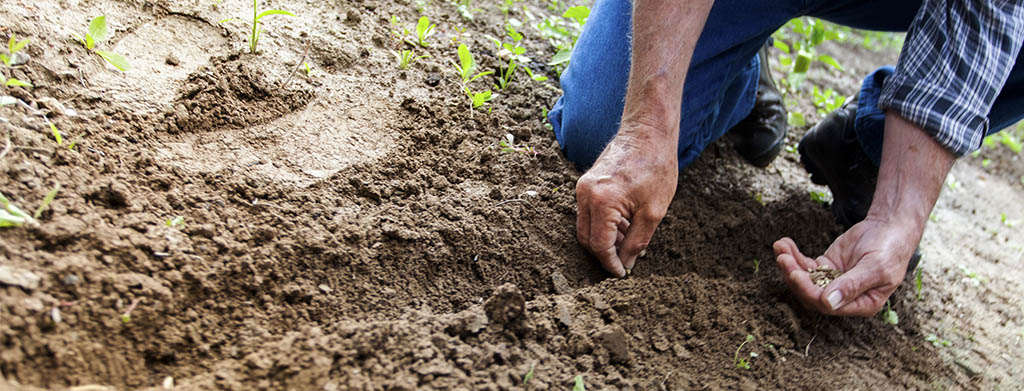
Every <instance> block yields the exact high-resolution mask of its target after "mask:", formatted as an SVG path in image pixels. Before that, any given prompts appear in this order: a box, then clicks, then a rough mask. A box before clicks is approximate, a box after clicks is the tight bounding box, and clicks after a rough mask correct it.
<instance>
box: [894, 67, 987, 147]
mask: <svg viewBox="0 0 1024 391" xmlns="http://www.w3.org/2000/svg"><path fill="white" fill-rule="evenodd" d="M961 101H962V97H960V98H958V95H957V93H956V92H955V88H950V87H949V86H945V87H943V86H937V85H934V84H931V83H929V82H928V81H926V80H922V79H918V78H912V77H907V76H905V75H900V74H899V72H897V73H896V74H893V75H890V76H889V77H888V78H886V80H885V84H884V86H883V87H882V93H881V97H880V99H879V100H878V108H880V109H882V110H883V111H886V110H888V111H892V112H894V113H895V114H898V115H899V116H900V117H903V118H904V119H906V120H907V121H910V122H912V123H914V124H916V125H917V126H919V127H921V128H922V129H924V131H925V132H927V133H928V134H929V135H931V136H932V138H934V139H935V141H938V143H939V144H941V145H943V146H945V147H946V148H947V149H949V150H950V151H951V152H953V154H954V155H956V156H957V157H960V156H964V155H966V154H968V153H971V152H972V151H974V150H975V149H978V148H980V147H981V140H982V139H983V138H984V137H985V134H986V133H987V132H988V116H987V115H986V113H982V112H981V111H979V110H977V109H976V108H973V107H969V106H967V105H964V104H963V103H961Z"/></svg>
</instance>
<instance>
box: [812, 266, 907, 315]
mask: <svg viewBox="0 0 1024 391" xmlns="http://www.w3.org/2000/svg"><path fill="white" fill-rule="evenodd" d="M874 264H875V263H873V262H858V266H855V267H854V268H853V269H850V270H847V271H846V273H843V275H841V276H839V277H837V278H836V279H835V280H834V281H832V282H831V283H830V284H828V286H827V287H825V290H824V291H823V292H822V295H821V297H819V299H818V301H819V302H820V303H821V306H822V307H824V308H826V309H828V312H829V313H832V314H835V315H850V316H872V315H874V314H875V313H876V312H878V310H879V309H881V308H882V305H883V304H884V300H881V301H878V299H879V296H880V295H877V294H876V295H867V296H865V293H866V292H867V291H868V290H871V289H874V288H880V287H883V286H885V285H887V284H888V281H887V279H886V276H885V274H884V271H883V270H880V269H878V268H877V267H874ZM893 289H895V285H893ZM862 296H865V297H864V298H862ZM886 297H888V295H886ZM847 306H849V307H847Z"/></svg>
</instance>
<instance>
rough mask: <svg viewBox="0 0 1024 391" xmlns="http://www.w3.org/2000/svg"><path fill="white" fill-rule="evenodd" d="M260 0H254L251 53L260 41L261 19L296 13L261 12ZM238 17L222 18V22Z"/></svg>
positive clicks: (250, 36) (250, 38)
mask: <svg viewBox="0 0 1024 391" xmlns="http://www.w3.org/2000/svg"><path fill="white" fill-rule="evenodd" d="M258 2H259V0H252V33H250V34H249V53H253V54H255V53H256V45H257V44H258V43H259V41H260V33H261V32H262V31H263V30H262V29H260V20H262V19H263V18H265V17H267V16H271V15H284V16H295V14H293V13H291V12H288V11H283V10H266V11H263V12H259V4H258ZM235 19H237V18H227V19H224V20H221V21H220V23H226V22H229V21H232V20H235Z"/></svg>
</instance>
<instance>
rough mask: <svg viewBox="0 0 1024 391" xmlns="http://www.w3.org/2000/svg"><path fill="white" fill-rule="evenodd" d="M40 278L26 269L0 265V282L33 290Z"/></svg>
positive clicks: (37, 285)
mask: <svg viewBox="0 0 1024 391" xmlns="http://www.w3.org/2000/svg"><path fill="white" fill-rule="evenodd" d="M41 280H42V278H40V277H39V276H37V275H36V274H35V273H32V272H30V271H28V270H22V269H15V268H13V267H10V266H6V265H0V284H5V285H13V286H17V287H21V288H22V289H27V290H33V289H36V288H38V287H39V281H41Z"/></svg>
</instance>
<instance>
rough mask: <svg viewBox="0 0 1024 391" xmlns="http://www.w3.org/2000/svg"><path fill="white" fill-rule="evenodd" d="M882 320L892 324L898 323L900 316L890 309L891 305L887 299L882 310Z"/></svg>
mask: <svg viewBox="0 0 1024 391" xmlns="http://www.w3.org/2000/svg"><path fill="white" fill-rule="evenodd" d="M882 320H884V321H885V323H888V324H891V325H893V326H895V325H898V324H900V316H899V314H897V313H896V311H893V310H892V305H890V304H889V301H886V302H885V309H884V310H882Z"/></svg>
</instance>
